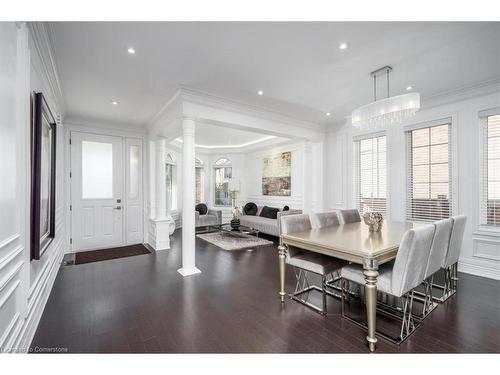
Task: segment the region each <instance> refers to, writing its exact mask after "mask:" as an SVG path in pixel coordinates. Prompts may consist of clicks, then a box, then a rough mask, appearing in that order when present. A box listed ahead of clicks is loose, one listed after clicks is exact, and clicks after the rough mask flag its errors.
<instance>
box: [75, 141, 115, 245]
mask: <svg viewBox="0 0 500 375" xmlns="http://www.w3.org/2000/svg"><path fill="white" fill-rule="evenodd" d="M123 154H124V153H123V138H121V137H114V136H106V135H98V134H90V133H81V132H71V202H72V203H71V205H72V207H71V215H72V249H73V251H79V250H85V249H99V248H107V247H115V246H121V245H124V244H125V241H124V233H123V227H124V225H123V220H124V215H123V211H124V210H123V208H124V204H123V202H124V201H123V197H124V191H123V190H124V183H123V182H124V176H123V174H124V173H123V172H124V167H123Z"/></svg>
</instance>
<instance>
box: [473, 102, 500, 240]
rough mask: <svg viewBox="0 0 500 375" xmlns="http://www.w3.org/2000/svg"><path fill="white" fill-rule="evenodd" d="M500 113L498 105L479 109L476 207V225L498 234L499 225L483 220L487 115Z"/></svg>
mask: <svg viewBox="0 0 500 375" xmlns="http://www.w3.org/2000/svg"><path fill="white" fill-rule="evenodd" d="M498 115H500V107H496V108H491V109H486V110H481V111H479V113H478V117H479V197H478V198H479V209H478V227H479V230H480V231H482V232H485V233H488V232H490V233H491V234H494V235H495V236H496V235H500V225H492V224H487V223H485V222H484V218H485V217H486V213H485V210H486V208H487V202H488V181H487V176H488V172H487V168H488V163H487V160H486V158H487V157H488V145H487V142H488V138H487V137H488V117H490V116H498Z"/></svg>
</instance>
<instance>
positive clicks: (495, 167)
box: [480, 113, 500, 226]
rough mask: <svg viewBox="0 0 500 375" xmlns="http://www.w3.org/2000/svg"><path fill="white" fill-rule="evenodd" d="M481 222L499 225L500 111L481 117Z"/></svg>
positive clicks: (488, 224)
mask: <svg viewBox="0 0 500 375" xmlns="http://www.w3.org/2000/svg"><path fill="white" fill-rule="evenodd" d="M482 125H483V129H482V130H483V131H482V134H483V137H482V138H483V145H482V165H481V175H482V176H481V180H482V181H481V182H482V184H481V185H482V188H481V195H482V197H481V213H480V216H481V224H482V225H487V226H500V113H498V114H495V115H489V116H485V117H483V118H482Z"/></svg>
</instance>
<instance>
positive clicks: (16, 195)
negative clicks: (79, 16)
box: [0, 23, 66, 351]
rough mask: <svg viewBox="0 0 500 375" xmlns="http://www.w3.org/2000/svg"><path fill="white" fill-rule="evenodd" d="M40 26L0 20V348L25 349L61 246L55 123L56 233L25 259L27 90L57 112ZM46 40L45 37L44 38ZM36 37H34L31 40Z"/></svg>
mask: <svg viewBox="0 0 500 375" xmlns="http://www.w3.org/2000/svg"><path fill="white" fill-rule="evenodd" d="M42 36H43V29H40V28H37V27H34V28H32V29H31V32H28V28H27V27H26V26H25V25H23V24H19V25H15V24H14V23H0V48H1V50H2V54H1V56H0V59H1V60H2V61H1V62H0V66H2V70H1V71H0V81H2V91H1V93H0V103H1V104H0V106H1V109H0V140H1V141H0V142H1V144H0V160H2V167H1V172H0V173H1V174H0V178H1V181H2V183H1V190H0V199H1V201H0V348H2V350H4V351H15V350H26V348H27V346H28V345H29V344H30V342H31V340H32V338H33V335H34V333H35V330H36V327H37V324H38V321H39V319H40V317H41V314H42V312H43V308H44V306H45V303H46V301H47V298H48V296H49V293H50V290H51V287H52V284H53V282H54V279H55V276H56V274H57V271H58V269H59V264H60V262H61V259H62V256H63V253H64V248H65V245H66V243H65V238H66V235H65V231H66V228H65V220H64V212H63V210H64V206H65V194H64V193H65V191H64V185H63V176H64V172H63V171H64V144H63V131H62V126H61V125H58V126H57V165H56V179H57V182H56V191H57V202H56V217H55V223H56V229H55V231H56V234H55V238H54V240H53V241H52V242H51V244H50V245H49V247H48V248H47V249H46V250H45V252H44V253H43V255H42V257H41V259H40V260H38V261H37V260H33V261H31V262H30V249H29V245H28V244H29V242H28V241H29V233H30V231H29V230H30V228H29V182H30V180H29V156H30V144H29V137H30V131H31V130H30V122H29V118H30V108H29V100H30V99H29V98H30V95H31V93H32V92H33V91H41V92H43V93H44V94H45V96H46V99H47V101H48V103H49V106H50V107H51V109H52V111H53V112H55V113H60V112H61V108H60V104H61V103H60V102H59V100H58V99H57V98H59V96H58V95H57V93H56V91H55V89H56V87H57V84H56V83H55V82H54V79H53V78H54V76H52V75H51V74H50V72H51V71H52V72H53V71H54V70H51V69H52V67H51V66H48V65H46V64H45V61H47V59H46V57H47V55H46V54H47V53H50V48H47V45H43V41H44V38H43V37H42ZM45 40H46V39H45ZM35 41H36V42H35Z"/></svg>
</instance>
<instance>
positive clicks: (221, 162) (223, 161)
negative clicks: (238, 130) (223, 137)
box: [212, 156, 233, 207]
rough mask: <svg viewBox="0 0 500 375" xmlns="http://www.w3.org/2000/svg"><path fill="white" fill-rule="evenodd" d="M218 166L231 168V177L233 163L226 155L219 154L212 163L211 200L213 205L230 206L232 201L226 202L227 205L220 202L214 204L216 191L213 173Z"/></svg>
mask: <svg viewBox="0 0 500 375" xmlns="http://www.w3.org/2000/svg"><path fill="white" fill-rule="evenodd" d="M218 168H231V178H232V175H233V163H232V162H231V159H229V158H228V157H226V156H221V157H219V158H218V159H217V160H216V161H215V163H214V165H213V173H212V174H213V183H212V188H213V194H212V196H213V200H214V204H213V205H214V207H232V202H231V203H230V204H227V205H225V204H224V205H222V204H216V203H215V201H216V199H215V193H216V187H215V184H216V177H215V173H216V170H217V169H218Z"/></svg>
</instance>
